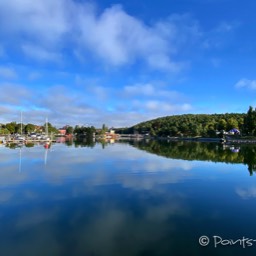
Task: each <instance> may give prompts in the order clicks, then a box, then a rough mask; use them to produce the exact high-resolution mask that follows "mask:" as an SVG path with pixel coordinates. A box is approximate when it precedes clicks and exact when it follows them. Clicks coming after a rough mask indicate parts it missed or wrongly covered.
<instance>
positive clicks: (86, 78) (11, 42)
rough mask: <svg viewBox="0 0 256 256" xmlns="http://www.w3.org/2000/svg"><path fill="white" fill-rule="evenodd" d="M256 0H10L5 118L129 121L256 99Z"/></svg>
mask: <svg viewBox="0 0 256 256" xmlns="http://www.w3.org/2000/svg"><path fill="white" fill-rule="evenodd" d="M255 9H256V2H255V1H254V0H247V1H241V0H236V1H233V0H158V1H153V0H152V1H135V0H129V1H117V2H113V1H111V0H102V1H100V0H98V1H93V0H90V1H87V0H10V1H0V123H7V122H11V121H16V122H20V115H21V114H20V113H21V112H22V116H23V119H22V121H23V123H34V124H38V125H42V124H44V123H45V120H46V118H48V121H49V122H50V123H51V124H53V125H54V126H56V127H58V128H59V127H62V126H64V125H67V124H68V125H73V126H74V125H89V126H91V125H93V126H95V127H97V128H100V127H102V125H103V124H106V125H107V126H108V127H129V126H132V125H134V124H137V123H139V122H142V121H146V120H150V119H153V118H157V117H163V116H169V115H180V114H188V113H192V114H201V113H202V114H212V113H231V112H232V113H245V112H247V110H248V108H249V106H253V107H255V106H256V99H255V94H256V72H255V71H256V70H255V69H256V58H255V55H256V16H255Z"/></svg>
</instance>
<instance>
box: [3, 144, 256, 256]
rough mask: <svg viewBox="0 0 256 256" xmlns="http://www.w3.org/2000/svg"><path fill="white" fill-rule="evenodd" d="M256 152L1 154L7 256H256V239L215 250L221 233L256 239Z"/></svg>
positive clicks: (184, 147)
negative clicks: (206, 240) (204, 238)
mask: <svg viewBox="0 0 256 256" xmlns="http://www.w3.org/2000/svg"><path fill="white" fill-rule="evenodd" d="M255 152H256V148H255V147H254V146H251V145H250V146H232V145H229V146H223V145H221V144H214V143H213V144H207V143H189V142H181V143H174V142H162V143H160V142H156V141H149V142H138V141H137V142H136V141H135V142H125V143H114V144H100V143H90V144H88V143H82V144H81V143H76V144H72V143H70V144H68V145H66V144H53V145H52V147H51V148H50V149H45V148H44V147H43V146H42V145H38V146H34V147H22V148H15V149H10V148H6V147H0V159H1V162H0V255H5V256H9V255H10V256H15V255H19V256H23V255H24V256H25V255H26V256H29V255H44V256H45V255H64V256H65V255H67V256H69V255H81V256H82V255H84V256H87V255H93V256H101V255H102V256H105V255H106V256H108V255H109V256H115V255H124V256H126V255H127V256H133V255H135V256H137V255H138V256H140V255H147V256H150V255H161V256H169V255H170V256H171V255H174V256H175V255H177V256H179V255H184V256H185V255H241V254H243V255H253V254H255V252H256V249H255V248H256V241H255V242H254V244H253V245H252V246H249V244H248V243H245V244H244V245H245V246H244V247H245V248H243V246H242V243H241V244H239V243H236V245H221V244H218V245H217V246H216V247H215V244H214V239H213V236H219V237H221V238H223V239H233V240H237V239H242V238H243V237H245V238H248V239H249V238H250V239H256V231H255V230H256V222H255V214H256V207H255V205H256V184H255V175H254V170H255V168H254V167H255V164H256V161H255V159H254V158H255V155H256V154H254V153H255ZM202 235H205V236H208V237H209V239H210V243H209V245H208V246H205V247H203V246H200V244H199V238H200V237H201V236H202ZM228 241H229V240H228ZM228 241H227V240H226V242H225V241H224V242H223V243H226V244H227V243H228Z"/></svg>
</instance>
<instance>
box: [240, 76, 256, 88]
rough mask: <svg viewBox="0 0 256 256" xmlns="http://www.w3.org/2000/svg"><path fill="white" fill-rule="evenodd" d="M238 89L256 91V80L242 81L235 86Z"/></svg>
mask: <svg viewBox="0 0 256 256" xmlns="http://www.w3.org/2000/svg"><path fill="white" fill-rule="evenodd" d="M235 87H236V88H247V89H251V90H255V89H256V80H249V79H245V78H243V79H241V80H239V81H238V82H237V83H236V84H235Z"/></svg>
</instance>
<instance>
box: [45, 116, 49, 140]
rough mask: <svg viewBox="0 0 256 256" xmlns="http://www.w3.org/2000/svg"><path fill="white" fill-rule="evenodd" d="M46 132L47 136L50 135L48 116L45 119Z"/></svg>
mask: <svg viewBox="0 0 256 256" xmlns="http://www.w3.org/2000/svg"><path fill="white" fill-rule="evenodd" d="M45 134H46V136H48V118H47V117H46V121H45Z"/></svg>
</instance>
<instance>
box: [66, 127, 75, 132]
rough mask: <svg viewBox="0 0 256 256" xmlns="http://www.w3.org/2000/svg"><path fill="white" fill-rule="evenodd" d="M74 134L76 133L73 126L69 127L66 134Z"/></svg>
mask: <svg viewBox="0 0 256 256" xmlns="http://www.w3.org/2000/svg"><path fill="white" fill-rule="evenodd" d="M73 132H74V128H73V127H72V126H68V128H67V129H66V133H67V134H73Z"/></svg>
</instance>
